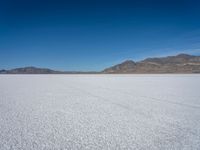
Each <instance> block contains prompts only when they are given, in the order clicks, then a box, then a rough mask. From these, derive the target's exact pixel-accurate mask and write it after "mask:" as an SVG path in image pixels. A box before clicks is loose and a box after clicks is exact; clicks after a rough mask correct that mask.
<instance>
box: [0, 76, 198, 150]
mask: <svg viewBox="0 0 200 150" xmlns="http://www.w3.org/2000/svg"><path fill="white" fill-rule="evenodd" d="M0 149H1V150H7V149H14V150H15V149H20V150H23V149H24V150H31V149H46V150H51V149H91V150H94V149H99V150H101V149H113V150H115V149H141V150H145V149H146V150H149V149H153V150H154V149H159V150H165V149H169V150H172V149H177V150H179V149H181V150H182V149H187V150H188V149H194V150H197V149H198V150H199V149H200V75H1V76H0Z"/></svg>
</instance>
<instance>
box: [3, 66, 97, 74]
mask: <svg viewBox="0 0 200 150" xmlns="http://www.w3.org/2000/svg"><path fill="white" fill-rule="evenodd" d="M96 73H98V72H92V71H91V72H82V71H55V70H51V69H48V68H37V67H23V68H15V69H11V70H0V74H96Z"/></svg>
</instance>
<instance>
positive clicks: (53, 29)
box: [0, 0, 200, 71]
mask: <svg viewBox="0 0 200 150" xmlns="http://www.w3.org/2000/svg"><path fill="white" fill-rule="evenodd" d="M178 53H189V54H194V55H199V54H200V1H199V0H135V1H134V0H70V1H68V0H2V1H0V69H10V68H15V67H24V66H36V67H47V68H52V69H57V70H81V71H85V70H91V71H92V70H96V71H98V70H102V69H104V68H105V67H108V66H111V65H113V64H116V63H119V62H121V61H124V60H126V59H133V60H136V61H137V60H141V59H143V58H145V57H154V56H165V55H174V54H178Z"/></svg>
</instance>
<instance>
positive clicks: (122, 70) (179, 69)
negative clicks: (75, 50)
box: [0, 54, 200, 74]
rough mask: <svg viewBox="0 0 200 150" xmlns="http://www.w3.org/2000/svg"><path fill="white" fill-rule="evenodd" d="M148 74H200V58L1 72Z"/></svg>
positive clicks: (180, 56) (179, 57)
mask: <svg viewBox="0 0 200 150" xmlns="http://www.w3.org/2000/svg"><path fill="white" fill-rule="evenodd" d="M97 73H99V74H100V73H103V74H148V73H152V74H153V73H200V56H193V55H188V54H179V55H176V56H167V57H156V58H147V59H144V60H142V61H138V62H134V61H133V60H126V61H124V62H122V63H120V64H117V65H114V66H112V67H109V68H106V69H104V70H103V71H99V72H90V71H88V72H81V71H55V70H52V69H48V68H37V67H24V68H15V69H11V70H0V74H97Z"/></svg>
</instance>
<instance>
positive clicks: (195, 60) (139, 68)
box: [102, 54, 200, 74]
mask: <svg viewBox="0 0 200 150" xmlns="http://www.w3.org/2000/svg"><path fill="white" fill-rule="evenodd" d="M102 73H108V74H109V73H200V56H192V55H188V54H179V55H176V56H168V57H160V58H147V59H145V60H142V61H139V62H134V61H132V60H127V61H125V62H123V63H121V64H118V65H115V66H113V67H110V68H107V69H105V70H103V71H102Z"/></svg>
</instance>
